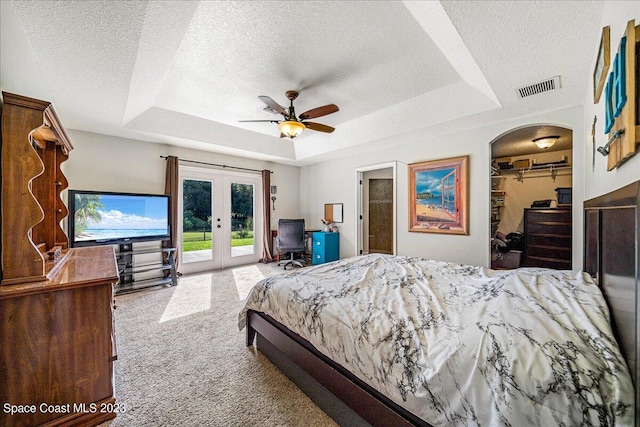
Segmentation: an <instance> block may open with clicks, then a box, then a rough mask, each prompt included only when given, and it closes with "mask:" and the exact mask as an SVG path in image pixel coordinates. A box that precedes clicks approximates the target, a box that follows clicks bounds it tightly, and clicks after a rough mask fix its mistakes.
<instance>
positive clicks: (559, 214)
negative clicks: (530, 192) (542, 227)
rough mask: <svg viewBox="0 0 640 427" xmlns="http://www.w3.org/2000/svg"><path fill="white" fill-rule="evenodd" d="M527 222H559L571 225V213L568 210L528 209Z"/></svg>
mask: <svg viewBox="0 0 640 427" xmlns="http://www.w3.org/2000/svg"><path fill="white" fill-rule="evenodd" d="M525 215H526V216H527V222H530V223H534V222H549V221H551V222H561V223H565V224H571V211H570V210H568V209H529V210H527V211H526V214H525Z"/></svg>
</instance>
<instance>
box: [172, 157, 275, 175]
mask: <svg viewBox="0 0 640 427" xmlns="http://www.w3.org/2000/svg"><path fill="white" fill-rule="evenodd" d="M160 158H161V159H165V160H167V159H168V158H169V156H160ZM178 161H179V162H187V163H197V164H200V165H207V166H217V167H219V168H222V169H238V170H243V171H251V172H258V173H262V171H261V170H260V169H250V168H241V167H240V166H229V165H220V164H217V163H207V162H200V161H198V160H187V159H181V158H178ZM269 173H273V171H269Z"/></svg>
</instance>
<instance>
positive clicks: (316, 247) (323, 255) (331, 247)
mask: <svg viewBox="0 0 640 427" xmlns="http://www.w3.org/2000/svg"><path fill="white" fill-rule="evenodd" d="M312 246H313V249H312V252H311V259H312V264H313V265H316V264H324V263H325V262H330V261H335V260H337V259H339V258H340V233H326V232H324V231H316V232H315V233H313V243H312Z"/></svg>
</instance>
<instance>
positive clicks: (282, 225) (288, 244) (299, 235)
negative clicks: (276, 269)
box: [276, 219, 306, 270]
mask: <svg viewBox="0 0 640 427" xmlns="http://www.w3.org/2000/svg"><path fill="white" fill-rule="evenodd" d="M276 245H277V247H278V252H279V253H281V254H282V253H284V252H289V254H290V255H291V257H290V258H289V259H288V260H287V262H286V263H285V264H284V269H285V270H286V269H287V266H289V265H297V266H299V267H304V264H302V262H301V261H300V260H297V259H294V257H295V254H297V253H302V254H304V250H305V246H306V245H305V235H304V219H279V220H278V237H277V238H276ZM282 261H283V260H280V262H282ZM280 262H278V266H280Z"/></svg>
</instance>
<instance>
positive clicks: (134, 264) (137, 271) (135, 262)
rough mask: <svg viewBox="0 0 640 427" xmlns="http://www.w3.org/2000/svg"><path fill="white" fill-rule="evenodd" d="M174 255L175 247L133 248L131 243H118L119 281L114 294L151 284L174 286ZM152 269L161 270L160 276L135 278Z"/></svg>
mask: <svg viewBox="0 0 640 427" xmlns="http://www.w3.org/2000/svg"><path fill="white" fill-rule="evenodd" d="M154 254H155V256H154ZM158 255H161V257H160V256H158ZM175 256H176V248H162V247H157V248H141V249H134V247H133V243H124V244H120V245H118V252H116V258H117V261H118V272H119V274H120V283H118V285H117V286H116V294H123V293H127V292H134V291H139V290H141V289H146V288H150V287H153V286H163V285H171V286H176V285H177V284H178V274H177V272H176V262H175ZM154 271H159V272H162V277H145V278H136V275H141V274H142V273H150V272H154Z"/></svg>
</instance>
